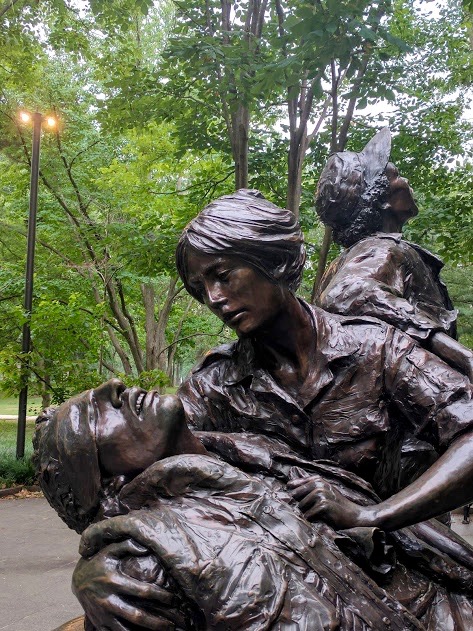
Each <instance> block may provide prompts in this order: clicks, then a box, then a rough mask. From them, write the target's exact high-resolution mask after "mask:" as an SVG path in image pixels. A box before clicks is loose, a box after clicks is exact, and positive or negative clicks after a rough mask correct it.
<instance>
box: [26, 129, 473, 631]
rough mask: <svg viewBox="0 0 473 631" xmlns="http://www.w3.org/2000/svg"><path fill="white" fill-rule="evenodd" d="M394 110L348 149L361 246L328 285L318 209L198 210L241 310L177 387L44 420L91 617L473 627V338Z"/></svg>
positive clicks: (326, 187)
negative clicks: (470, 537) (461, 327)
mask: <svg viewBox="0 0 473 631" xmlns="http://www.w3.org/2000/svg"><path fill="white" fill-rule="evenodd" d="M390 146H391V136H390V133H389V130H382V131H381V132H379V133H378V134H377V135H376V136H375V138H373V139H372V140H371V141H370V142H369V143H368V145H367V146H366V147H365V149H364V150H363V151H362V152H360V153H352V152H342V153H338V154H335V155H333V156H331V157H330V159H329V161H328V163H327V166H326V167H325V169H324V171H323V173H322V176H321V178H320V182H319V188H318V193H317V201H316V205H317V211H318V212H319V215H320V217H321V219H322V221H324V222H325V223H326V224H328V225H330V226H332V228H333V234H334V239H335V240H336V241H337V242H338V243H340V244H341V245H343V246H345V248H346V249H345V250H344V252H343V253H342V254H341V256H340V257H339V259H337V260H336V261H335V262H334V263H333V264H332V265H331V266H330V267H329V269H328V270H327V272H326V274H325V277H324V279H323V281H322V285H321V289H320V291H319V295H318V298H317V305H311V304H308V303H307V302H305V301H304V300H301V299H300V298H298V297H296V293H295V292H296V290H297V288H298V286H299V283H300V280H301V276H302V272H303V268H304V262H305V253H304V244H303V237H302V233H301V230H300V227H299V225H298V223H297V221H296V219H295V218H294V216H293V215H292V213H291V212H290V211H288V210H283V209H281V208H278V207H277V206H275V205H274V204H272V203H270V202H269V201H267V200H266V199H264V197H263V196H262V195H261V194H260V193H259V192H258V191H254V190H240V191H237V192H236V193H234V194H232V195H226V196H224V197H221V198H219V199H217V200H215V201H214V202H212V203H211V204H209V205H208V206H207V207H205V208H204V209H203V210H202V212H201V213H200V214H199V215H198V216H197V217H196V218H195V219H194V220H193V221H191V222H190V224H189V225H188V226H187V227H186V228H185V230H184V232H183V234H182V236H181V238H180V241H179V244H178V247H177V252H176V264H177V269H178V272H179V274H180V277H181V279H182V281H183V283H184V285H185V287H186V289H187V291H188V292H189V293H190V294H191V295H192V296H193V297H194V298H196V299H197V300H198V301H200V302H201V303H203V304H205V305H206V306H207V307H208V308H209V309H210V310H211V311H212V312H213V313H214V314H216V315H217V316H218V317H219V318H220V319H221V320H222V321H223V322H224V323H226V324H227V325H228V326H229V327H230V328H231V329H233V330H234V331H235V333H236V335H237V341H236V342H234V343H232V344H227V345H224V346H221V347H218V348H216V349H213V350H212V351H210V352H209V353H208V354H207V355H206V356H205V357H204V358H203V359H202V360H201V361H200V363H199V364H198V365H197V366H196V367H195V368H194V369H193V371H192V372H191V375H190V376H189V377H188V379H187V380H186V381H185V382H184V383H183V384H182V385H181V387H180V388H179V391H178V393H177V395H176V396H171V395H167V396H160V395H159V394H158V392H157V391H154V390H151V391H149V392H145V391H143V390H141V389H139V388H131V389H128V388H125V386H124V385H123V384H122V383H121V382H120V381H119V380H117V379H112V380H111V381H109V382H107V383H105V384H102V385H101V386H99V387H97V388H96V389H94V390H91V391H88V392H85V393H82V394H80V395H78V396H77V397H74V398H73V399H70V400H69V401H67V402H66V403H64V404H63V405H61V406H59V407H58V408H56V409H48V410H45V411H44V412H43V414H42V415H41V416H40V417H39V418H38V420H37V427H36V435H35V462H36V467H37V470H38V473H39V477H40V480H41V485H42V488H43V490H44V493H45V495H46V497H47V498H48V500H49V502H50V503H51V505H52V506H53V507H54V508H55V509H56V510H57V512H58V513H59V515H60V516H61V517H62V518H63V519H64V521H65V522H66V523H67V524H68V525H69V526H70V527H71V528H74V529H76V530H77V531H78V532H80V533H82V539H81V547H80V554H81V558H80V560H79V561H78V564H77V567H76V570H75V572H74V577H73V590H74V592H75V594H76V595H77V597H78V599H79V601H80V602H81V604H82V606H83V608H84V611H85V614H86V616H85V623H84V624H85V629H86V630H89V631H93V630H95V631H101V630H110V631H125V630H126V631H135V630H138V629H164V630H175V631H178V630H180V631H187V630H194V629H195V630H217V631H218V630H221V631H224V630H225V631H236V630H253V631H256V630H258V631H266V630H267V631H270V630H271V631H283V630H284V631H319V630H335V629H340V630H343V631H367V630H374V631H381V630H382V629H393V630H394V629H396V630H399V631H401V630H406V629H418V630H424V631H443V630H445V631H450V630H451V631H467V630H473V548H471V547H470V546H469V545H468V544H467V543H466V542H465V541H464V540H463V539H462V538H461V537H459V536H457V535H456V534H455V533H454V532H453V531H452V530H451V529H449V528H448V527H447V526H445V525H444V524H443V523H441V521H439V520H438V519H437V517H439V516H441V515H445V514H447V515H448V512H449V511H450V510H452V509H454V508H457V507H458V506H462V505H464V504H467V503H469V502H471V501H472V500H473V490H472V489H473V398H472V394H473V388H472V383H471V378H472V376H473V354H472V352H471V351H469V350H468V349H466V348H464V347H463V346H461V345H460V344H459V343H458V342H457V341H456V339H455V323H456V312H455V310H454V309H453V306H452V304H451V302H450V299H449V297H448V293H447V291H446V288H445V286H444V285H443V283H442V282H441V280H440V278H439V271H440V268H441V262H440V261H439V260H438V259H437V258H436V257H434V256H433V255H432V254H431V253H429V252H427V251H426V250H423V249H422V248H420V247H418V246H416V245H414V244H410V243H407V242H406V241H404V240H403V239H402V235H401V230H402V226H403V225H404V223H405V222H406V221H407V220H408V219H409V218H410V217H412V216H414V215H415V214H416V213H417V206H416V204H415V201H414V198H413V194H412V190H411V189H410V187H409V185H408V183H407V181H406V180H405V179H403V178H402V177H400V175H399V173H398V171H397V169H396V168H395V167H394V165H392V164H391V163H389V155H390Z"/></svg>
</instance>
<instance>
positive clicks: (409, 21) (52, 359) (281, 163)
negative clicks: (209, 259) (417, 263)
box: [0, 0, 473, 401]
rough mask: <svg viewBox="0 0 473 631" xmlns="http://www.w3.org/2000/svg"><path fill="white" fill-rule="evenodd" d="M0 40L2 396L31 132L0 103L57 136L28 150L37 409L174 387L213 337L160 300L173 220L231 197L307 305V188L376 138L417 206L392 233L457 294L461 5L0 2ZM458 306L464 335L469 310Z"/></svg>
mask: <svg viewBox="0 0 473 631" xmlns="http://www.w3.org/2000/svg"><path fill="white" fill-rule="evenodd" d="M429 6H430V4H429ZM0 26H1V28H0V60H1V61H0V85H1V88H0V129H1V134H0V227H1V230H0V255H1V257H2V266H1V268H0V306H1V309H2V316H3V317H2V323H1V324H0V338H1V341H2V351H1V352H0V372H1V374H2V380H3V384H2V387H3V388H4V389H5V388H6V389H8V390H10V391H15V390H18V388H19V379H20V372H21V371H20V367H21V362H22V361H24V359H25V358H22V357H21V354H20V352H19V348H20V336H21V326H22V323H23V322H24V319H25V317H26V314H24V313H23V308H22V294H23V282H24V281H23V274H24V262H25V250H26V222H27V208H28V186H29V167H30V145H31V131H30V130H29V129H28V128H26V127H23V126H21V125H20V124H19V122H18V118H17V112H18V109H19V108H20V107H25V108H27V109H30V110H34V109H38V110H39V111H41V112H43V113H44V114H48V113H54V114H56V115H57V117H58V119H59V120H60V125H59V127H58V128H57V130H55V131H54V132H50V131H49V132H48V131H46V129H45V130H44V132H43V137H42V151H41V178H40V193H39V195H40V197H39V212H38V235H37V256H36V268H35V270H36V271H35V285H34V309H33V314H32V321H31V327H32V340H33V344H32V351H31V358H30V363H31V366H32V385H34V387H36V389H37V391H38V392H42V393H43V394H44V395H45V401H47V396H46V395H47V393H52V395H53V397H54V398H55V400H61V399H63V398H64V397H65V396H67V395H69V394H71V393H72V392H74V391H77V390H79V389H82V388H85V387H89V386H90V385H91V384H93V383H95V382H96V381H97V380H99V379H103V378H105V377H108V376H110V375H113V374H115V375H120V376H122V377H123V378H124V379H125V380H126V381H127V382H128V383H141V384H142V385H143V386H146V387H148V386H149V385H150V384H153V383H154V384H156V383H158V384H160V385H161V386H162V387H164V386H165V384H166V383H170V382H174V383H177V382H178V381H179V379H180V378H181V377H182V375H183V374H184V372H185V371H186V370H187V369H188V368H189V367H190V366H191V365H192V364H193V363H194V361H195V359H196V357H198V356H199V355H201V354H202V353H203V352H204V351H205V349H207V348H208V347H210V346H212V345H214V344H215V343H216V342H217V341H219V340H223V339H229V332H228V331H226V330H224V329H222V327H221V325H220V324H219V322H218V321H216V319H214V318H213V317H212V316H209V314H207V313H206V311H205V310H202V309H201V307H200V306H199V305H197V304H196V303H195V302H192V301H191V300H190V299H189V298H188V297H187V296H186V295H185V293H184V292H183V291H182V288H181V286H180V284H179V282H178V280H177V278H176V275H175V266H174V258H173V256H174V255H173V252H174V247H175V244H176V240H177V238H178V235H179V233H180V231H181V230H182V228H183V226H184V225H185V224H186V222H187V221H189V219H191V218H192V217H193V216H194V215H195V214H196V213H197V212H198V211H199V210H200V208H202V206H203V205H205V204H206V203H207V202H208V201H210V200H211V199H212V198H215V197H217V196H218V195H221V194H224V193H227V192H230V191H231V190H233V189H234V188H235V187H236V186H237V187H238V186H243V185H246V184H247V183H248V185H250V186H256V187H258V188H260V189H261V190H262V191H263V193H264V194H266V195H267V196H268V197H269V198H270V199H271V200H272V201H274V202H276V203H278V204H280V205H286V204H287V205H288V206H289V207H291V208H292V209H293V210H295V211H298V210H299V207H300V211H301V212H300V219H301V222H302V225H303V228H304V230H305V232H306V235H307V241H308V252H309V260H308V265H307V270H306V274H305V278H304V284H303V288H302V292H303V293H304V295H306V296H309V295H310V288H311V284H312V282H313V279H314V276H315V271H316V266H317V260H318V258H319V254H320V243H321V240H322V236H323V234H322V229H321V226H320V224H319V223H318V220H317V219H316V216H315V212H314V208H313V192H314V189H315V185H316V182H317V179H318V175H319V173H320V170H321V168H322V166H323V164H324V162H325V161H326V158H327V155H328V153H329V152H330V151H331V150H332V151H333V150H341V149H344V148H349V149H354V150H359V149H361V147H362V146H363V145H364V144H365V143H366V141H367V140H368V139H369V137H371V136H372V135H373V133H374V131H375V130H376V129H378V128H379V127H380V126H381V125H384V124H387V123H388V124H389V125H390V126H391V128H392V130H393V133H394V140H393V159H394V161H395V162H396V164H398V166H399V167H400V169H401V172H402V173H403V174H405V175H406V176H408V177H409V178H410V180H411V182H412V185H413V187H414V189H415V191H416V193H417V196H418V198H419V203H420V206H421V213H420V215H419V217H418V218H417V219H416V220H415V222H413V223H412V225H411V226H409V230H408V236H410V237H411V238H412V239H413V240H415V241H417V242H420V243H421V244H424V245H426V246H427V247H429V248H430V249H432V250H434V251H436V252H438V253H439V254H441V255H442V256H443V257H444V258H445V259H446V260H447V261H448V262H449V271H448V273H449V274H450V277H451V278H452V279H453V281H452V282H455V283H456V284H457V285H458V286H460V285H461V283H468V282H470V283H471V264H472V260H471V256H472V255H471V253H472V251H473V247H472V245H473V243H472V242H473V226H472V221H473V220H472V216H473V213H472V207H471V184H472V167H471V153H470V152H471V147H472V144H471V140H472V127H471V122H468V121H467V120H466V119H465V118H464V117H463V116H462V114H463V112H464V111H465V108H466V106H467V104H468V98H469V95H470V93H471V83H472V73H473V71H472V59H471V41H470V39H471V11H470V12H469V9H468V3H466V2H465V3H464V6H462V5H461V4H460V3H459V2H457V1H456V0H441V1H440V2H439V8H438V9H437V10H436V11H434V12H433V13H431V14H430V15H429V13H428V7H427V8H426V6H425V5H424V4H423V3H422V2H418V1H417V0H393V1H388V0H377V1H376V2H365V1H364V0H343V1H337V2H335V1H334V0H320V1H318V2H312V1H309V0H297V1H294V2H286V1H285V0H267V1H263V0H260V1H259V2H249V1H247V0H238V1H236V0H235V1H230V0H225V1H222V2H220V1H219V2H217V1H216V0H207V1H206V2H200V1H198V0H189V1H188V2H185V3H184V2H181V1H180V0H179V1H174V2H172V1H171V0H160V1H159V2H158V1H155V2H152V0H107V1H105V0H90V1H89V2H81V3H77V2H75V1H74V0H44V2H41V3H26V2H22V1H21V0H17V1H15V0H13V1H10V2H4V3H3V4H2V5H0ZM374 112H376V113H374ZM335 254H336V248H333V247H332V250H331V255H335ZM457 279H461V280H457ZM457 293H458V296H459V297H460V298H461V292H457ZM470 293H471V292H470ZM464 296H469V292H468V291H465V292H464ZM467 300H468V299H467ZM460 306H461V307H462V308H463V309H464V312H465V314H467V316H466V319H465V320H464V321H463V322H464V327H465V328H464V330H465V331H466V333H465V335H466V336H467V337H466V338H465V339H470V338H469V337H468V335H469V333H468V322H469V319H468V318H469V316H468V313H470V312H471V309H470V308H471V301H470V302H465V303H464V304H461V305H460Z"/></svg>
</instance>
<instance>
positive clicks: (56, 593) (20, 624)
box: [0, 498, 82, 631]
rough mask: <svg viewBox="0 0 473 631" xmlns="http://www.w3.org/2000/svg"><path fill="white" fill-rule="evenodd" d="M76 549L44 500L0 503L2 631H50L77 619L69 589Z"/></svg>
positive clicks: (76, 541) (75, 537)
mask: <svg viewBox="0 0 473 631" xmlns="http://www.w3.org/2000/svg"><path fill="white" fill-rule="evenodd" d="M78 545H79V535H78V534H77V533H75V532H74V531H72V530H69V528H68V527H67V526H66V525H65V524H64V523H63V522H62V521H61V519H59V517H58V516H57V515H56V513H55V512H54V511H53V509H52V508H51V507H50V506H49V504H48V503H47V502H46V500H45V499H43V498H28V499H3V500H0V630H1V631H52V629H55V628H56V627H58V626H59V625H61V624H62V623H64V622H66V621H67V620H70V619H71V618H74V617H75V616H78V615H80V614H81V613H82V608H81V606H80V605H79V603H78V601H77V600H76V598H75V597H74V595H73V594H72V592H71V587H70V585H71V576H72V572H73V569H74V566H75V564H76V561H77V559H78V556H79V555H78V552H77V550H78Z"/></svg>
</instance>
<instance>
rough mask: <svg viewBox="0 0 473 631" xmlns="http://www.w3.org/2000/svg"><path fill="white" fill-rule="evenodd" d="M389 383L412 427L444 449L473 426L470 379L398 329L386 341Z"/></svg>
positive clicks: (392, 396) (394, 399) (393, 397)
mask: <svg viewBox="0 0 473 631" xmlns="http://www.w3.org/2000/svg"><path fill="white" fill-rule="evenodd" d="M385 385H386V389H387V393H388V396H389V398H390V401H391V403H392V404H393V405H394V406H395V407H396V408H397V409H398V410H400V411H401V413H402V415H403V417H404V418H405V419H406V420H407V422H408V423H409V425H410V427H409V429H410V430H411V431H412V432H413V433H414V434H415V435H416V436H418V437H419V438H422V439H424V440H427V441H428V442H430V443H431V444H433V445H434V447H436V448H437V449H439V450H440V451H444V450H445V449H446V448H447V447H448V446H449V444H450V443H451V442H452V441H453V440H454V439H455V438H456V437H457V436H459V435H460V434H463V433H465V432H468V431H471V430H473V386H472V384H471V383H470V382H469V380H468V379H467V378H466V377H465V376H463V375H462V374H461V373H459V372H457V371H456V370H454V369H453V368H451V367H450V366H448V365H447V364H445V363H444V362H443V361H442V360H441V359H439V358H438V357H437V356H436V355H433V354H432V353H429V352H428V351H426V350H425V349H423V348H421V347H419V346H417V345H416V344H415V343H414V342H413V341H412V340H410V338H408V337H407V336H406V335H404V334H403V333H402V332H400V331H396V330H391V332H390V335H389V338H388V340H387V344H386V373H385Z"/></svg>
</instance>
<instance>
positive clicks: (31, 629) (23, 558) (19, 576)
mask: <svg viewBox="0 0 473 631" xmlns="http://www.w3.org/2000/svg"><path fill="white" fill-rule="evenodd" d="M461 521H462V515H461V514H459V513H456V514H455V515H454V516H453V528H454V530H455V531H456V532H458V534H460V535H461V536H463V537H464V538H465V539H467V541H469V542H470V543H471V544H472V545H473V523H471V524H468V525H463V524H462V523H461ZM78 544H79V535H78V534H76V533H75V532H73V531H72V530H69V528H67V526H66V525H65V524H64V523H63V522H62V521H61V520H60V519H59V517H58V516H57V515H56V513H55V512H54V511H53V509H52V508H51V507H50V506H49V504H48V503H47V502H46V500H45V499H44V498H28V499H4V500H0V631H52V629H55V628H56V627H58V626H60V625H61V624H63V623H65V622H66V621H68V620H70V619H71V618H75V617H76V616H78V615H80V614H81V613H82V610H81V607H80V605H79V603H78V602H77V600H76V599H75V597H74V595H73V594H72V592H71V588H70V584H71V576H72V572H73V569H74V566H75V563H76V561H77V559H78V552H77V549H78Z"/></svg>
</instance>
